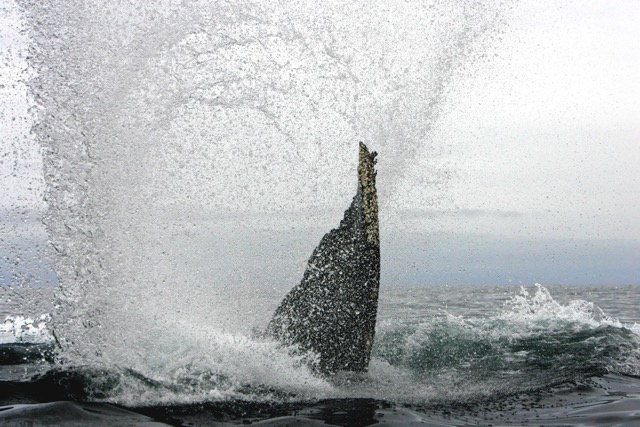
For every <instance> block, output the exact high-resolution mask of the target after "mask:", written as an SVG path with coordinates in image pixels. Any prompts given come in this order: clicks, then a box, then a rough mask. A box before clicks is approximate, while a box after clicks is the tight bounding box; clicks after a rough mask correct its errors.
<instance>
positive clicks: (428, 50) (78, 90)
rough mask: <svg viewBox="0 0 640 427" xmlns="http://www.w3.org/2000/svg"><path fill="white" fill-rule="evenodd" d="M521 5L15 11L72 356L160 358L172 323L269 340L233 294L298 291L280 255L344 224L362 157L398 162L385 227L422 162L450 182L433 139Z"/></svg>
mask: <svg viewBox="0 0 640 427" xmlns="http://www.w3.org/2000/svg"><path fill="white" fill-rule="evenodd" d="M508 4H509V2H504V3H503V2H499V3H495V2H475V3H473V4H467V3H457V2H449V1H434V2H431V3H421V4H419V5H413V6H412V7H411V8H406V7H403V6H401V5H399V4H398V5H396V4H389V3H388V2H384V1H380V2H373V3H371V2H355V3H353V2H352V3H349V4H348V5H345V4H343V3H341V2H335V3H334V2H329V3H326V2H322V3H318V2H315V1H305V2H298V3H296V5H295V6H293V5H286V4H274V3H264V2H250V1H233V2H228V3H227V2H213V3H211V2H206V1H196V2H195V3H193V2H190V3H189V4H186V3H183V2H181V1H161V2H154V3H153V5H151V4H149V3H145V2H133V3H132V2H118V4H117V5H113V4H112V5H109V6H108V7H107V6H105V5H104V4H102V3H100V2H95V1H89V2H86V1H68V2H65V3H64V4H56V5H54V6H51V5H47V4H43V3H42V2H39V1H32V0H20V5H21V6H22V7H23V9H24V10H25V14H26V17H27V22H28V26H29V28H30V36H31V39H32V41H33V46H32V48H31V58H30V61H31V66H32V67H33V68H34V70H35V71H36V73H37V74H36V76H35V77H34V78H33V79H32V80H31V81H30V89H31V93H32V96H33V98H34V103H35V107H34V109H33V113H34V115H35V119H36V123H37V124H36V126H35V127H34V131H35V134H36V136H37V138H38V140H39V142H40V143H41V144H42V146H43V149H44V157H45V160H44V163H45V165H44V169H45V179H46V185H47V190H46V199H47V203H48V207H49V210H48V214H47V216H46V218H45V222H46V225H47V227H48V229H49V232H50V234H51V240H52V252H53V256H54V258H55V259H56V267H55V269H56V272H57V274H58V278H59V283H60V289H59V291H58V292H57V296H56V297H57V307H58V308H57V310H56V311H55V312H54V313H52V324H53V327H54V329H55V330H56V333H57V335H58V336H59V337H60V344H61V346H62V347H63V348H64V352H63V353H62V357H63V358H64V359H66V360H67V361H74V362H77V363H85V362H94V361H96V360H100V359H104V358H108V357H109V356H108V354H111V355H112V356H113V357H112V358H113V359H114V361H115V359H116V358H117V357H120V356H121V355H125V354H127V353H128V351H129V350H130V349H131V348H135V349H138V350H137V351H138V352H140V353H153V352H154V347H153V342H151V341H150V340H148V339H147V337H148V336H150V335H156V334H157V333H159V332H160V331H163V329H164V328H165V327H166V325H170V324H173V323H174V321H175V319H176V318H181V319H185V320H187V321H189V322H190V323H192V324H198V323H200V322H202V323H205V324H206V325H207V326H208V327H210V328H212V329H214V330H220V331H232V332H233V331H236V332H237V331H238V330H240V329H242V328H245V327H246V325H249V327H260V326H262V327H264V325H266V323H267V321H268V318H266V317H264V313H268V312H269V311H271V307H267V306H264V307H251V306H248V305H244V306H243V305H240V306H238V300H239V299H238V293H237V292H236V289H239V288H245V289H253V292H263V291H262V288H261V287H266V286H274V285H276V284H278V285H279V286H282V287H283V288H290V287H291V286H290V285H292V284H293V283H295V282H296V281H297V280H299V277H300V271H299V269H300V268H301V265H302V263H299V262H297V260H298V258H299V257H300V255H298V254H297V253H294V251H292V250H291V249H284V250H282V248H281V246H284V247H285V248H286V247H287V245H289V243H288V242H289V237H288V234H287V233H289V234H292V233H296V234H300V233H299V232H298V231H297V228H296V227H297V226H296V225H292V224H298V223H301V224H302V225H300V226H301V227H302V226H305V227H307V226H308V227H317V226H318V225H319V224H321V225H323V226H322V230H326V229H328V228H330V227H331V226H333V225H334V224H333V222H334V221H335V219H334V218H336V217H339V216H340V213H341V211H342V209H343V207H344V206H345V205H347V203H348V200H349V198H350V197H351V194H352V187H353V185H352V184H353V183H352V177H353V174H352V173H351V172H352V171H353V170H354V168H355V163H356V161H357V159H356V156H354V155H351V154H352V152H353V147H354V144H355V143H356V141H358V140H361V139H362V140H366V141H367V142H369V143H371V145H372V146H373V147H374V148H376V149H378V150H380V151H383V150H384V151H385V158H386V159H387V160H386V166H382V164H381V170H380V174H381V175H383V174H386V178H384V179H381V182H383V181H384V182H387V184H386V189H385V185H381V186H380V190H381V192H382V193H383V194H384V192H385V191H386V192H387V193H386V194H387V195H389V197H388V198H386V199H388V200H389V202H387V203H390V205H389V206H387V207H383V209H382V211H383V212H387V213H386V215H388V216H387V219H388V220H389V221H391V218H393V217H394V215H393V211H394V209H396V208H400V207H401V206H400V202H399V199H397V200H395V199H394V197H396V195H401V194H402V192H401V191H398V188H400V187H399V184H398V182H397V179H399V178H397V177H400V176H401V175H402V171H403V170H404V169H406V166H407V165H408V164H409V163H411V162H412V161H413V159H414V158H415V157H416V155H417V153H418V151H419V150H422V149H427V148H429V149H430V151H431V154H430V157H431V158H432V159H433V160H434V165H436V166H434V171H433V173H431V176H432V177H433V179H434V180H436V181H439V180H443V179H446V176H447V173H441V172H440V171H439V166H437V161H436V159H437V153H438V150H437V149H435V148H434V144H433V143H432V141H430V140H429V135H430V132H431V128H432V126H433V124H434V123H435V121H436V120H437V118H438V116H439V114H440V111H441V110H442V108H443V105H444V104H445V100H446V93H447V90H448V89H447V88H448V87H449V86H450V85H454V84H455V81H456V75H457V74H458V73H461V72H463V71H465V70H466V71H469V70H470V69H472V68H473V67H480V66H482V64H483V60H482V59H481V58H482V56H483V54H484V53H485V50H486V48H487V46H488V45H489V44H490V43H491V42H492V41H493V40H494V39H496V38H497V37H499V35H500V31H501V30H502V28H503V26H504V19H503V17H504V13H506V11H508V7H507V6H508ZM385 168H386V169H385ZM425 191H429V190H425ZM381 199H385V197H381ZM394 200H395V201H394ZM396 205H397V206H396ZM310 212H312V213H310ZM334 213H335V215H334ZM286 215H289V216H290V217H291V218H294V220H293V221H282V218H283V216H286ZM324 224H326V226H324ZM260 233H270V234H267V237H266V238H264V239H260V238H258V237H260V236H262V235H261V234H260ZM255 236H258V237H255ZM315 243H317V242H316V239H313V240H312V241H311V242H310V244H311V245H313V244H315ZM309 252H310V250H309V249H306V248H305V249H304V253H305V254H308V253H309ZM265 254H268V255H266V256H265ZM276 254H277V255H276ZM304 257H306V255H304ZM299 265H300V266H299ZM132 325H135V326H133V327H132ZM125 359H126V358H125Z"/></svg>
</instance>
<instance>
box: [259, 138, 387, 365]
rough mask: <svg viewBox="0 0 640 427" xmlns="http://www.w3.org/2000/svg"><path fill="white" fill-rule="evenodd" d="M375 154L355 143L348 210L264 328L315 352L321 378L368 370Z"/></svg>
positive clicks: (375, 254)
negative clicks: (356, 151) (354, 185)
mask: <svg viewBox="0 0 640 427" xmlns="http://www.w3.org/2000/svg"><path fill="white" fill-rule="evenodd" d="M376 155H377V153H376V152H369V150H368V149H367V147H366V146H365V145H364V144H363V143H362V142H361V143H360V150H359V162H358V188H357V192H356V195H355V197H354V198H353V201H352V202H351V205H350V206H349V208H348V209H347V210H346V211H345V213H344V218H343V219H342V221H341V222H340V225H339V227H338V228H336V229H333V230H331V231H329V232H328V233H327V234H326V235H325V236H324V237H323V238H322V240H321V241H320V244H319V245H318V246H317V247H316V248H315V250H314V251H313V254H312V255H311V258H309V261H308V264H307V268H306V270H305V272H304V276H303V278H302V281H301V282H300V284H299V285H297V286H296V287H294V288H293V289H292V290H291V291H290V292H289V293H288V294H287V295H286V297H285V298H284V300H283V301H282V303H281V304H280V306H279V307H278V308H277V309H276V311H275V313H274V315H273V318H272V319H271V322H270V323H269V325H268V327H267V334H269V335H271V336H272V337H274V338H276V339H277V340H278V341H280V342H282V343H283V344H285V345H297V348H298V349H299V350H300V351H301V352H304V353H308V352H312V353H314V354H315V355H316V356H317V357H316V358H315V359H314V360H313V361H312V362H311V366H312V368H313V369H314V370H315V371H316V372H318V373H319V374H321V375H332V374H335V373H337V372H340V371H350V372H366V371H367V368H368V365H369V359H370V357H371V348H372V346H373V339H374V333H375V324H376V315H377V311H378V289H379V287H380V236H379V228H378V196H377V193H376V171H375V164H376Z"/></svg>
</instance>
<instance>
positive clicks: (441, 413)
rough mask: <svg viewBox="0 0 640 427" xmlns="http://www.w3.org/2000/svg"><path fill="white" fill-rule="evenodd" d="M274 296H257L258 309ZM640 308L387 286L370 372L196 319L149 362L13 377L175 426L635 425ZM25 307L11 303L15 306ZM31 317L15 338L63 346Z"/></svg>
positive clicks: (629, 297) (584, 296)
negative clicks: (328, 368)
mask: <svg viewBox="0 0 640 427" xmlns="http://www.w3.org/2000/svg"><path fill="white" fill-rule="evenodd" d="M263 299H264V296H263V295H260V296H258V294H256V300H255V301H254V303H255V305H256V306H259V305H261V304H262V302H261V301H262V300H263ZM272 303H273V304H274V305H275V304H277V303H278V300H277V299H274V300H273V301H272ZM637 303H638V288H637V286H548V287H544V286H541V285H536V286H527V287H517V286H415V287H403V286H392V285H388V286H384V285H383V286H382V291H381V297H380V311H379V318H378V324H377V327H376V343H375V346H374V350H373V358H372V361H371V364H370V368H369V372H368V373H366V374H363V375H348V376H338V377H336V378H331V379H323V378H318V377H316V376H314V375H313V374H312V373H311V372H310V371H309V369H308V368H307V367H306V365H305V364H304V363H301V361H300V360H299V359H298V358H297V356H295V355H294V354H292V353H291V354H290V353H289V352H288V351H287V349H286V348H281V347H279V346H278V345H277V344H276V343H273V342H270V341H269V340H268V339H265V338H263V337H261V336H260V335H255V334H254V335H252V334H249V335H244V334H239V333H220V332H219V331H218V332H213V333H211V334H209V335H207V336H208V338H209V339H211V340H212V342H205V341H197V340H195V339H194V336H193V334H191V333H190V332H189V330H190V329H192V328H193V327H194V325H185V324H183V323H181V322H176V323H173V324H166V325H164V330H165V332H166V334H165V336H163V337H155V339H156V340H157V347H156V348H157V351H155V352H150V353H148V354H144V355H140V356H141V357H142V359H143V360H145V361H146V364H147V366H146V367H144V368H143V369H141V367H140V366H135V367H134V366H130V365H127V364H123V363H122V362H119V363H118V364H109V363H108V362H103V363H101V364H96V365H94V366H69V365H66V366H60V365H56V364H55V363H54V364H50V362H45V361H38V360H37V359H36V360H34V359H30V361H29V364H28V365H30V366H32V368H31V369H35V368H33V366H38V368H37V369H36V372H37V374H34V373H33V371H32V370H26V369H25V370H22V371H15V370H6V369H5V371H3V376H4V377H3V381H4V384H5V385H7V384H11V386H12V387H14V389H19V390H22V393H24V390H29V387H28V384H30V383H33V384H37V385H38V387H41V388H43V389H44V390H46V389H47V387H49V388H53V389H55V388H56V381H58V383H59V384H64V381H62V380H61V379H60V378H67V380H66V381H68V382H71V383H73V382H74V381H75V382H77V384H79V386H77V387H79V388H72V387H67V388H66V389H65V387H64V386H60V385H59V384H58V386H57V387H58V388H59V389H61V390H62V391H60V393H62V394H61V395H58V397H57V398H56V399H53V398H52V396H48V399H44V400H57V399H72V400H76V401H78V402H86V401H89V402H103V403H104V402H108V403H113V404H117V405H121V406H123V407H125V408H130V409H135V410H136V411H139V413H143V414H146V415H148V416H151V417H152V418H155V419H160V420H163V419H164V420H165V421H166V418H163V417H168V415H167V414H168V413H172V411H175V412H177V413H180V414H181V415H180V416H178V419H182V420H183V421H182V422H189V420H193V419H199V417H204V418H206V419H207V420H208V421H210V422H214V421H216V420H217V421H220V420H221V419H227V421H234V420H235V421H237V422H240V421H242V419H251V420H253V421H259V420H260V419H268V418H271V417H272V416H274V415H273V414H274V413H276V414H279V415H282V416H286V417H294V414H298V415H297V416H298V417H301V418H302V419H307V420H313V419H324V420H326V421H331V419H332V418H331V414H333V413H338V414H339V413H341V412H344V411H346V412H345V414H350V415H349V416H346V415H345V417H346V418H345V419H346V420H348V421H349V422H353V421H354V418H353V417H356V418H357V416H358V415H357V413H359V412H358V411H363V410H365V413H367V414H369V413H370V412H372V413H373V414H375V413H379V414H387V416H393V414H394V412H393V411H396V412H395V414H396V416H397V417H400V418H398V419H395V418H394V419H395V420H396V421H398V420H399V419H404V418H402V417H408V416H409V415H410V414H411V416H417V417H418V418H417V419H418V420H422V421H424V420H427V422H428V420H431V421H432V422H440V421H441V420H442V417H445V418H446V419H448V420H449V422H451V423H465V422H474V420H475V422H488V420H494V421H495V420H496V419H499V420H502V421H504V422H507V421H508V422H509V423H520V422H530V421H534V420H538V419H544V420H547V421H549V420H565V421H566V420H570V421H571V420H572V421H571V422H577V421H580V422H584V424H585V425H590V423H597V422H596V420H599V419H602V418H599V417H602V416H605V415H606V416H607V417H610V419H611V420H614V419H618V420H620V421H621V422H623V424H624V423H628V424H629V425H632V423H633V422H637V420H638V418H637V416H638V415H637V413H638V411H639V410H640V400H638V390H639V389H638V384H639V383H638V382H637V380H636V378H637V377H638V376H639V374H640V370H639V366H640V363H639V358H640V328H639V327H638V324H637V323H636V322H637V321H638V312H637V309H636V306H637ZM16 309H17V308H16V307H15V306H11V307H10V308H9V307H7V305H6V304H5V311H7V310H16ZM258 317H260V316H258ZM31 319H32V320H31ZM31 319H26V318H24V317H18V316H9V317H8V318H7V320H6V321H5V322H4V325H3V329H2V331H3V334H4V335H3V339H4V341H5V343H7V342H8V341H11V340H10V338H8V337H9V336H10V335H11V334H14V341H17V342H36V343H38V342H43V341H44V342H47V341H49V342H51V340H52V338H51V336H50V334H49V333H48V332H47V330H46V322H47V319H46V317H44V318H43V317H32V318H31ZM246 320H247V322H249V323H251V322H252V321H253V319H252V318H251V316H247V319H246ZM132 327H135V325H132ZM6 347H7V344H5V348H6ZM132 351H134V352H135V351H137V350H136V349H132ZM14 362H15V361H14ZM5 368H7V366H5ZM18 372H21V373H19V374H18ZM54 372H55V375H54V374H52V373H54ZM47 373H48V374H47ZM47 375H49V376H47ZM69 378H71V379H69ZM41 393H44V392H41ZM65 393H66V395H65ZM32 394H33V395H32V396H29V393H27V394H26V396H25V395H24V394H22V395H21V397H18V396H16V395H12V394H11V393H6V392H5V395H4V396H3V399H4V403H5V404H9V403H12V404H16V403H19V401H20V399H23V400H27V401H30V399H34V400H38V398H40V399H42V397H40V396H41V394H40V395H39V394H37V393H32ZM44 394H45V397H47V396H46V393H44ZM625 402H626V403H625ZM634 402H635V403H634ZM194 405H195V406H194ZM198 405H199V406H198ZM322 408H324V410H323V411H324V412H323V411H321V409H322ZM367 408H368V409H367ZM390 408H394V409H390ZM401 408H405V409H406V408H408V409H406V411H405V409H401ZM585 408H588V409H589V411H587V412H586V413H583V412H584V410H585ZM398 410H400V413H401V415H398V412H397V411H398ZM305 411H306V412H305ZM316 411H319V412H320V413H321V414H320V415H319V414H318V413H316ZM376 411H378V412H376ZM380 411H381V412H380ZM403 411H405V412H403ZM300 412H302V414H303V415H300V414H299V413H300ZM322 413H324V415H322ZM304 414H306V415H304ZM29 416H30V415H26V417H27V418H28V417H29ZM114 416H115V415H114ZM180 417H182V418H180ZM207 417H208V418H207ZM225 417H226V418H225ZM323 417H324V418H323ZM540 417H542V418H540ZM374 418H375V417H374ZM388 419H389V418H388ZM541 422H542V421H541ZM549 422H550V421H549ZM554 422H555V421H554ZM557 422H559V421H557ZM338 424H339V423H338ZM445 424H446V423H445ZM343 425H344V424H343Z"/></svg>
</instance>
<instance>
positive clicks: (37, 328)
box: [0, 314, 53, 344]
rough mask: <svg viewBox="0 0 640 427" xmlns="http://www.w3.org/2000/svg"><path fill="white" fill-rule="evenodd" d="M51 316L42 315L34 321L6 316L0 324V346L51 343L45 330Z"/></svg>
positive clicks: (51, 339)
mask: <svg viewBox="0 0 640 427" xmlns="http://www.w3.org/2000/svg"><path fill="white" fill-rule="evenodd" d="M50 320H51V316H49V315H48V314H43V315H41V316H39V317H38V318H36V319H33V318H31V317H24V316H15V317H14V316H7V317H6V318H5V320H4V322H3V323H1V324H0V344H10V343H48V342H51V341H53V337H52V336H51V333H50V332H49V330H48V329H47V322H49V321H50Z"/></svg>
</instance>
